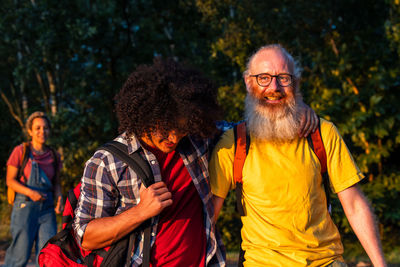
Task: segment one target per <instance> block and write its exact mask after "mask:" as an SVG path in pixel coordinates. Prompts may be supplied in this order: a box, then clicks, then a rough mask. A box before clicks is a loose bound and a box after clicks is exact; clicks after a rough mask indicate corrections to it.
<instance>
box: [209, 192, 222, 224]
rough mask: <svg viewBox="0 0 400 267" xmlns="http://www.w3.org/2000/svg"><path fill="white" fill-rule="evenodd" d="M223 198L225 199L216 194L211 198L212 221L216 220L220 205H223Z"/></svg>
mask: <svg viewBox="0 0 400 267" xmlns="http://www.w3.org/2000/svg"><path fill="white" fill-rule="evenodd" d="M224 200H225V199H224V198H222V197H218V196H216V195H213V199H212V202H213V205H214V221H213V223H216V222H217V219H218V215H219V212H220V211H221V209H222V206H223V205H224Z"/></svg>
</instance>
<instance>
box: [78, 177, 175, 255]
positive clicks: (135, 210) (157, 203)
mask: <svg viewBox="0 0 400 267" xmlns="http://www.w3.org/2000/svg"><path fill="white" fill-rule="evenodd" d="M171 204H172V194H171V193H170V192H169V191H168V188H167V186H166V185H165V183H164V182H158V183H155V184H152V185H151V186H149V187H148V188H145V187H144V186H142V187H141V188H140V202H139V204H137V205H136V206H134V207H132V208H130V209H128V210H126V211H124V212H122V213H120V214H118V215H115V216H110V217H102V218H97V219H94V220H91V221H90V222H89V224H88V225H87V227H86V230H85V233H84V235H83V239H82V248H83V249H85V250H93V249H98V248H103V247H106V246H109V245H111V244H112V243H114V242H116V241H117V240H119V239H121V238H123V237H124V236H126V235H127V234H129V233H130V232H131V231H132V230H133V229H135V228H136V227H138V226H139V225H140V224H141V223H143V222H144V221H146V220H147V219H149V218H151V217H154V216H156V215H158V214H160V212H161V211H163V210H164V209H165V208H166V207H168V206H170V205H171Z"/></svg>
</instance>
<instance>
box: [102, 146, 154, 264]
mask: <svg viewBox="0 0 400 267" xmlns="http://www.w3.org/2000/svg"><path fill="white" fill-rule="evenodd" d="M100 149H104V150H106V151H108V152H110V153H111V154H113V155H115V156H116V157H118V158H119V159H120V160H122V161H123V162H125V163H126V164H128V166H129V167H130V168H132V169H133V170H134V171H135V172H136V173H137V175H138V177H140V179H141V180H142V183H143V185H144V186H146V187H149V186H150V185H152V184H153V183H154V176H153V172H152V171H151V167H150V165H149V163H148V162H147V161H146V160H145V159H143V157H142V156H141V155H140V151H139V150H138V151H136V152H134V153H132V154H128V147H127V146H126V145H124V144H122V143H120V142H118V141H111V142H109V143H107V144H105V145H103V146H102V147H101V148H100ZM143 224H144V243H143V264H142V267H147V266H149V265H150V250H151V244H150V235H151V223H150V222H149V221H146V222H144V223H143ZM131 236H133V233H131ZM130 243H132V241H131V242H130ZM129 253H130V252H129V250H128V254H129Z"/></svg>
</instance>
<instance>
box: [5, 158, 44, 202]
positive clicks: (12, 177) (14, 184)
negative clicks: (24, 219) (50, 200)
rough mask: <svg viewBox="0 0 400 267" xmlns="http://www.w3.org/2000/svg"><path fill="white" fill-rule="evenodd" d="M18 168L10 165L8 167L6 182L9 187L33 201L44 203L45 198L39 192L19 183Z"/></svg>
mask: <svg viewBox="0 0 400 267" xmlns="http://www.w3.org/2000/svg"><path fill="white" fill-rule="evenodd" d="M17 175H18V168H17V167H14V166H11V165H8V166H7V175H6V182H7V186H8V187H10V188H11V189H12V190H14V191H15V192H17V193H19V194H23V195H25V196H27V197H29V198H30V199H32V200H33V201H42V200H45V197H44V196H42V194H40V193H39V192H38V191H35V190H32V189H30V188H29V187H27V186H25V185H23V184H22V183H20V182H19V181H18V177H17Z"/></svg>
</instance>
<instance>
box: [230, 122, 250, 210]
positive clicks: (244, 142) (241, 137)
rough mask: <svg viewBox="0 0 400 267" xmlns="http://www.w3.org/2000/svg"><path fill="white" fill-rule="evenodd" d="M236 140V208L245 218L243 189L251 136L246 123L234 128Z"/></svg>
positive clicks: (234, 173) (234, 176)
mask: <svg viewBox="0 0 400 267" xmlns="http://www.w3.org/2000/svg"><path fill="white" fill-rule="evenodd" d="M233 134H234V140H235V157H234V160H233V179H234V181H235V184H236V188H235V192H236V207H237V210H238V212H239V214H240V216H245V212H244V208H243V205H242V189H243V182H242V177H243V173H242V171H243V166H244V162H245V160H246V156H247V153H248V151H249V147H250V136H249V134H248V133H247V130H246V123H245V122H241V123H239V124H236V125H235V126H234V127H233Z"/></svg>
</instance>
